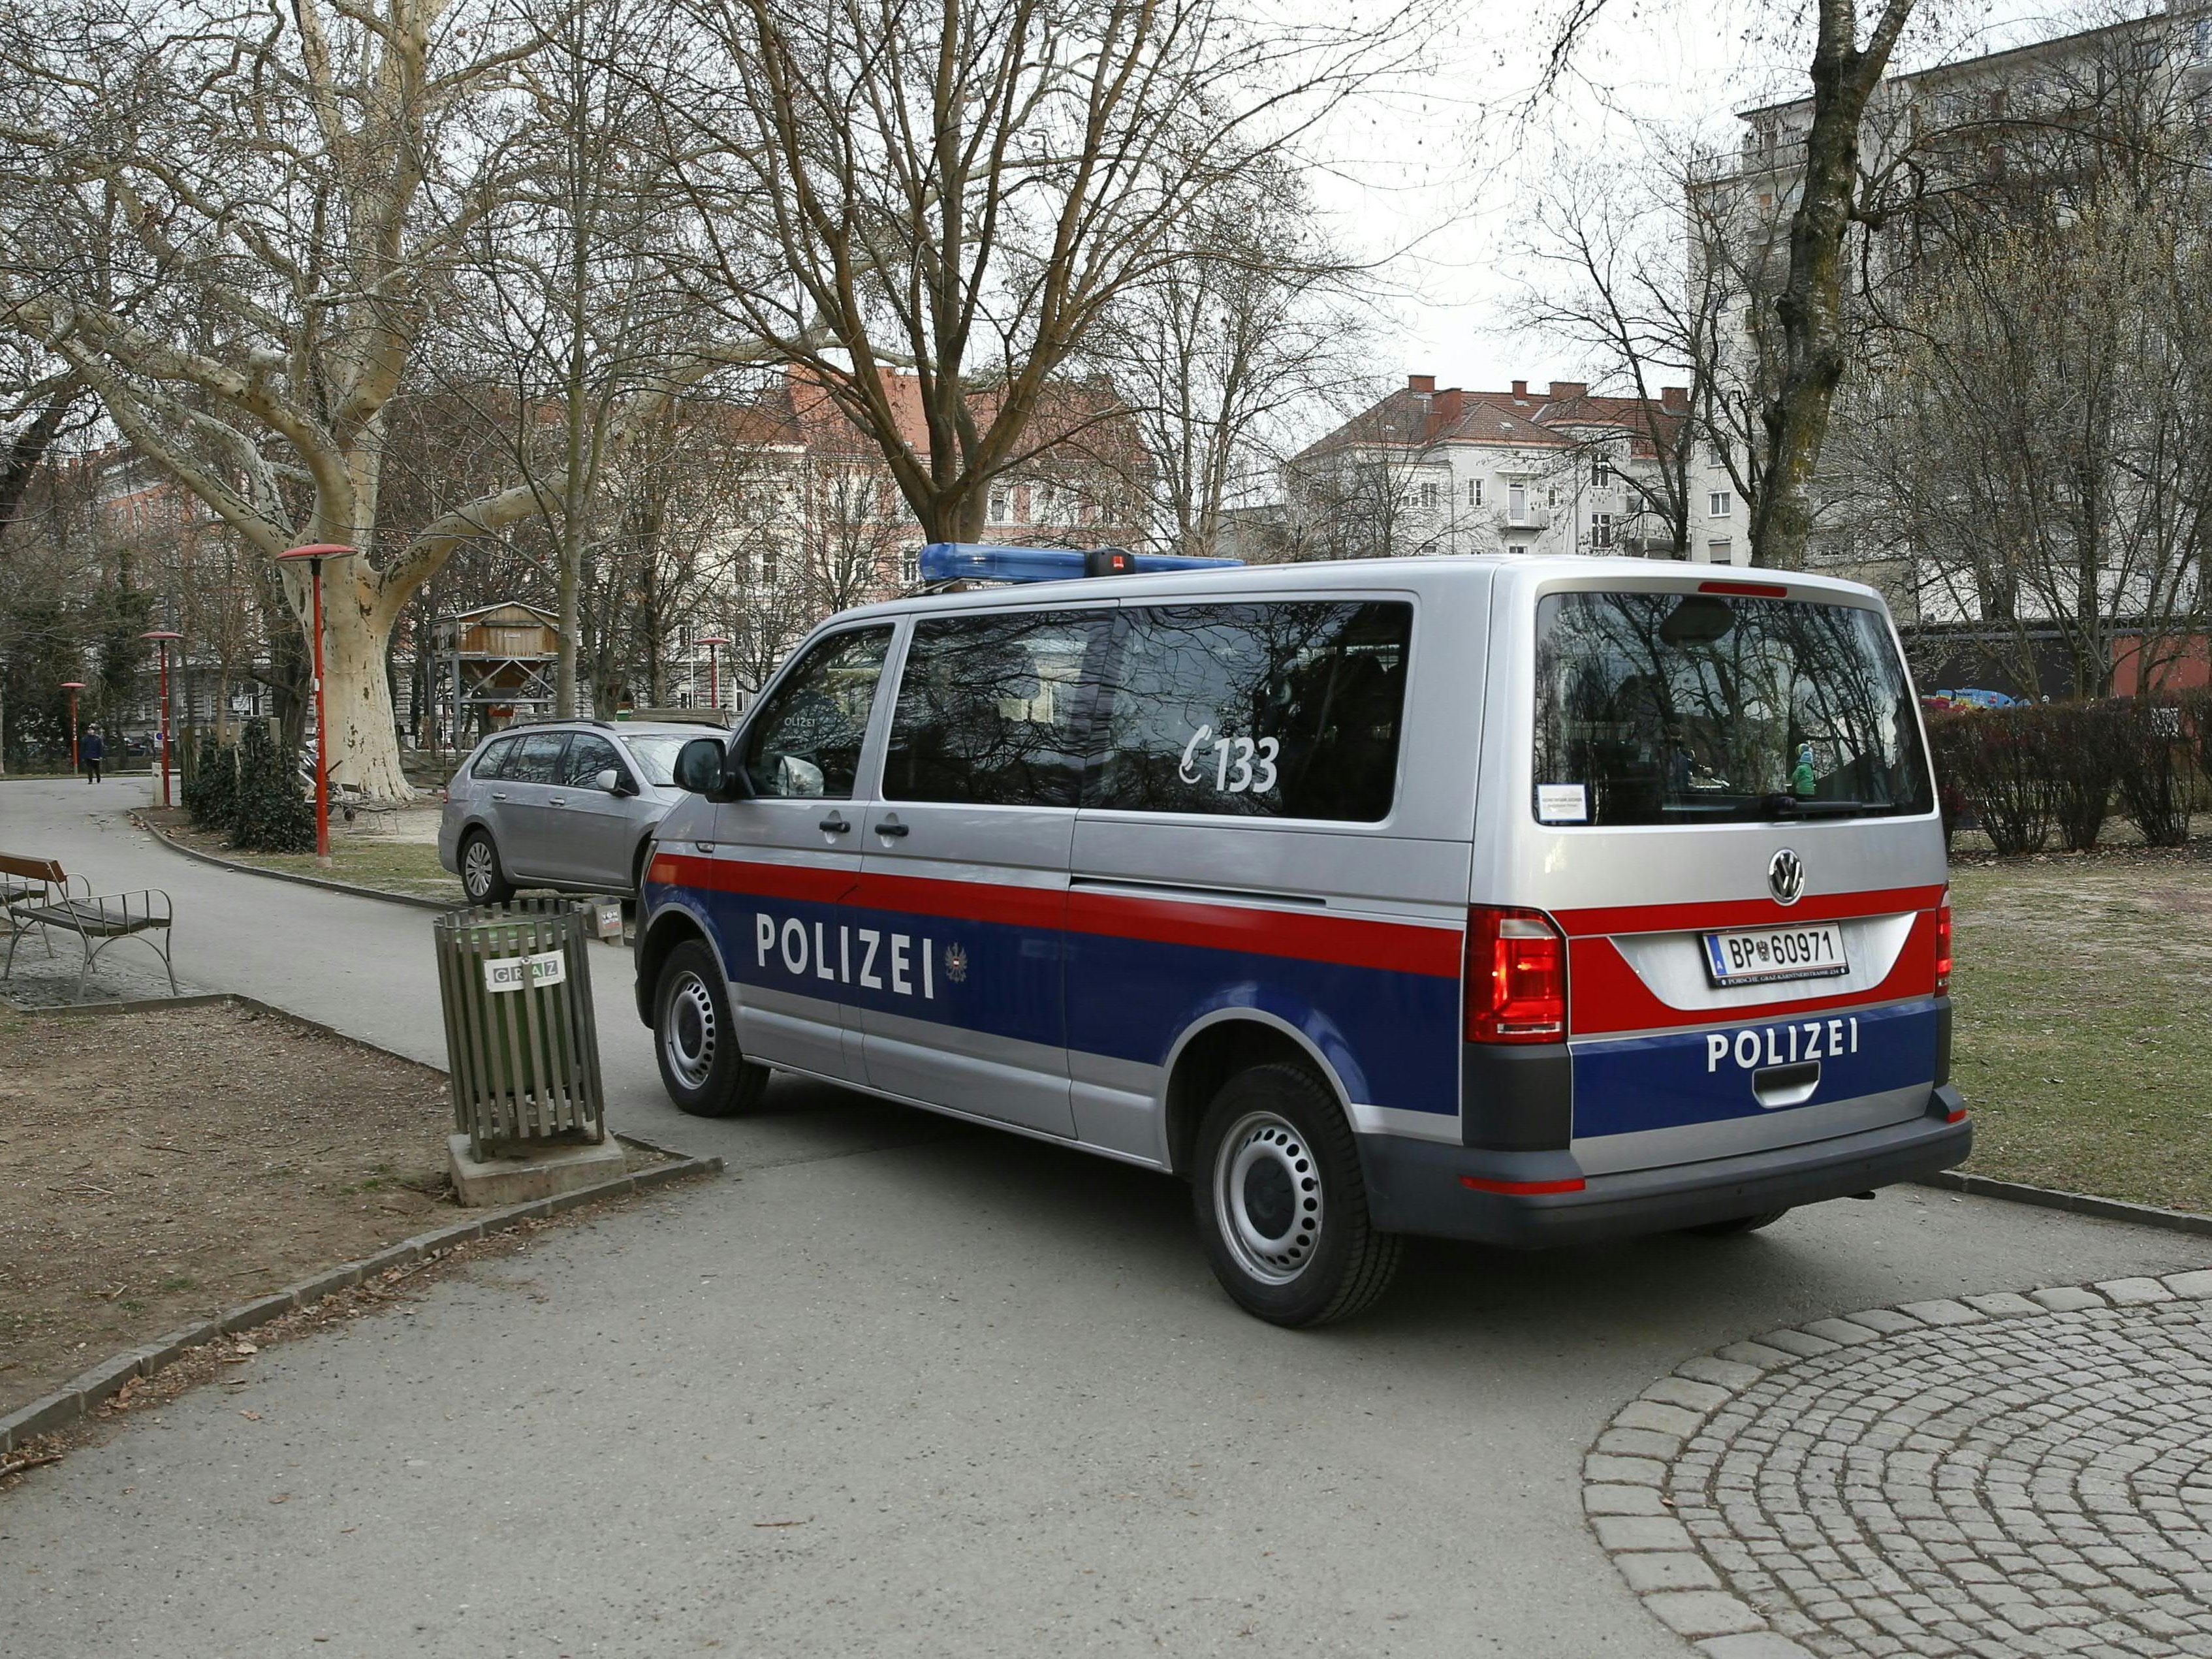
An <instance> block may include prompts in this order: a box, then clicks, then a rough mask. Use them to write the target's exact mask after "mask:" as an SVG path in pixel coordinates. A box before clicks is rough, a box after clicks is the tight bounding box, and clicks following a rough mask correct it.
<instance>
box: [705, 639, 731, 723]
mask: <svg viewBox="0 0 2212 1659" xmlns="http://www.w3.org/2000/svg"><path fill="white" fill-rule="evenodd" d="M729 642H730V636H729V635H726V634H709V635H707V637H706V638H705V639H703V640H702V641H699V643H700V644H702V645H703V646H705V647H707V707H708V708H712V709H715V710H718V711H719V710H720V708H721V706H722V680H721V676H720V673H719V672H718V671H717V670H718V669H719V667H720V659H718V658H717V657H716V656H715V654H714V653H715V649H716V647H720V646H725V645H727V644H728V643H729Z"/></svg>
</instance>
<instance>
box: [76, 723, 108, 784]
mask: <svg viewBox="0 0 2212 1659" xmlns="http://www.w3.org/2000/svg"><path fill="white" fill-rule="evenodd" d="M76 757H77V758H78V759H79V760H80V761H82V762H83V763H84V781H86V782H87V783H98V782H99V781H100V762H102V761H104V760H106V758H107V744H106V739H104V738H101V736H100V728H99V727H98V726H89V727H88V728H86V731H85V734H84V738H83V739H82V741H81V742H80V743H79V744H77V746H76Z"/></svg>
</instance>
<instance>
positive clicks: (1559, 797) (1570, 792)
mask: <svg viewBox="0 0 2212 1659" xmlns="http://www.w3.org/2000/svg"><path fill="white" fill-rule="evenodd" d="M1536 816H1537V817H1539V818H1541V819H1542V820H1543V821H1544V822H1545V823H1589V794H1588V793H1587V792H1586V791H1585V790H1584V789H1583V786H1582V785H1581V784H1579V783H1540V784H1538V785H1537V786H1536Z"/></svg>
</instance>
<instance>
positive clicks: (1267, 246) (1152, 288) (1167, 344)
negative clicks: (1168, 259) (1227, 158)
mask: <svg viewBox="0 0 2212 1659" xmlns="http://www.w3.org/2000/svg"><path fill="white" fill-rule="evenodd" d="M1188 240H1189V242H1190V244H1191V246H1192V247H1193V248H1194V250H1195V252H1194V257H1192V258H1189V259H1188V260H1184V261H1181V262H1177V263H1175V264H1170V265H1167V266H1166V267H1164V269H1162V270H1160V271H1158V273H1156V274H1155V275H1154V276H1152V277H1151V278H1150V279H1148V280H1146V281H1145V282H1143V283H1137V284H1135V285H1133V286H1132V287H1131V288H1129V289H1127V290H1125V291H1124V292H1123V293H1121V295H1117V296H1116V297H1115V301H1114V302H1113V303H1112V304H1111V305H1110V306H1109V307H1108V308H1107V310H1106V313H1105V314H1104V317H1103V322H1102V325H1101V327H1100V329H1099V331H1098V334H1097V337H1096V339H1095V341H1094V343H1093V345H1092V347H1091V350H1090V353H1089V354H1088V355H1089V356H1090V358H1091V361H1092V362H1095V363H1096V364H1097V366H1098V367H1099V368H1100V369H1101V370H1102V371H1103V373H1104V374H1106V375H1107V376H1108V377H1109V378H1110V380H1112V382H1113V385H1114V387H1115V391H1116V392H1117V393H1118V394H1119V396H1120V398H1121V402H1122V403H1123V404H1124V406H1125V407H1126V408H1127V410H1128V413H1129V417H1130V418H1131V419H1132V420H1133V422H1135V423H1136V427H1137V430H1138V432H1139V435H1140V436H1141V440H1142V444H1141V448H1140V449H1139V451H1137V452H1136V453H1133V454H1132V455H1131V456H1129V457H1128V458H1127V460H1126V461H1124V462H1122V463H1121V465H1120V466H1119V467H1118V468H1116V467H1115V461H1114V458H1113V457H1112V456H1111V455H1110V454H1107V453H1103V448H1104V447H1103V446H1101V447H1100V449H1101V452H1102V453H1101V455H1100V459H1103V460H1105V461H1106V462H1107V464H1108V465H1109V469H1113V470H1117V471H1127V472H1132V473H1133V476H1131V477H1127V479H1126V482H1127V484H1128V485H1129V486H1130V487H1131V488H1132V489H1133V490H1135V491H1136V492H1138V493H1139V495H1141V496H1142V497H1143V498H1144V499H1145V500H1146V502H1147V505H1148V507H1149V517H1150V519H1151V520H1152V525H1151V528H1152V533H1153V536H1154V538H1155V539H1157V540H1158V542H1159V543H1160V544H1163V545H1164V547H1165V548H1166V549H1168V550H1170V551H1174V552H1179V553H1191V554H1199V555H1206V554H1211V553H1212V552H1214V551H1215V550H1217V549H1216V544H1217V542H1218V540H1219V538H1220V537H1221V535H1222V532H1223V529H1224V526H1225V515H1226V514H1227V513H1228V512H1229V510H1230V509H1231V507H1235V506H1237V505H1238V504H1239V503H1240V502H1241V501H1245V500H1249V498H1251V497H1252V496H1254V495H1255V494H1258V493H1261V492H1265V491H1267V490H1270V489H1273V486H1274V484H1275V482H1276V478H1277V476H1278V474H1279V470H1280V468H1281V466H1282V464H1283V463H1284V461H1285V460H1286V459H1288V457H1289V454H1290V453H1291V447H1292V444H1291V436H1290V435H1291V433H1293V432H1295V431H1296V430H1297V429H1298V428H1299V427H1300V426H1302V425H1304V424H1306V423H1307V422H1310V418H1311V416H1313V414H1314V413H1315V412H1316V410H1321V411H1334V412H1338V413H1346V412H1349V411H1348V410H1346V409H1345V407H1344V406H1345V405H1346V403H1347V402H1348V400H1349V398H1350V397H1351V396H1352V393H1353V392H1355V391H1356V390H1357V391H1364V389H1365V384H1366V378H1367V368H1368V362H1367V354H1368V350H1369V348H1370V345H1371V343H1372V339H1373V333H1374V329H1373V317H1372V315H1371V307H1370V302H1369V301H1367V300H1366V299H1365V298H1364V296H1363V295H1362V294H1361V293H1360V291H1359V289H1358V287H1357V278H1358V275H1359V270H1358V266H1357V264H1355V262H1354V261H1352V259H1351V258H1349V257H1347V256H1346V254H1344V253H1343V252H1340V251H1339V250H1338V249H1336V248H1334V247H1333V246H1331V245H1330V244H1329V242H1328V240H1327V238H1326V237H1325V235H1324V234H1323V233H1322V229H1321V228H1320V226H1319V224H1318V222H1317V221H1316V216H1315V212H1314V207H1313V203H1312V199H1311V196H1310V191H1308V189H1307V187H1306V186H1305V185H1304V181H1303V180H1302V179H1299V178H1298V177H1297V176H1296V175H1294V174H1291V173H1287V172H1286V171H1285V170H1284V169H1282V168H1279V167H1266V166H1262V167H1255V168H1254V169H1253V170H1252V172H1251V173H1249V175H1247V176H1244V177H1242V178H1240V179H1237V180H1236V181H1234V182H1233V183H1232V184H1231V185H1229V186H1228V187H1226V188H1225V189H1224V190H1223V191H1221V192H1220V193H1219V194H1218V196H1217V197H1215V198H1214V199H1212V201H1210V202H1208V203H1207V204H1205V206H1204V207H1203V208H1202V209H1201V210H1199V211H1198V212H1196V213H1194V215H1193V216H1192V223H1191V225H1190V228H1189V235H1188Z"/></svg>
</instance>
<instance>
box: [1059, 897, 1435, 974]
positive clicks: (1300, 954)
mask: <svg viewBox="0 0 2212 1659" xmlns="http://www.w3.org/2000/svg"><path fill="white" fill-rule="evenodd" d="M1067 925H1068V927H1070V928H1072V929H1073V930H1074V931H1075V932H1077V933H1104V934H1107V935H1109V936H1110V937H1112V938H1115V939H1151V940H1153V941H1155V942H1156V943H1158V944H1161V945H1205V946H1208V947H1210V948H1212V949H1214V950H1217V951H1255V952H1257V953H1258V954H1260V955H1261V956H1270V957H1297V958H1298V959H1299V960H1301V961H1304V962H1333V963H1340V965H1342V966H1344V967H1346V968H1385V969H1390V970H1392V971H1394V972H1396V973H1401V974H1426V975H1433V976H1435V977H1437V978H1439V979H1457V978H1458V977H1459V975H1460V958H1461V957H1462V954H1463V952H1464V951H1465V948H1466V935H1465V933H1462V931H1461V930H1460V929H1459V928H1456V927H1419V926H1414V925H1412V924H1407V923H1402V922H1391V921H1354V920H1352V918H1351V917H1349V916H1321V915H1308V914H1303V913H1300V912H1297V911H1285V910H1261V909H1249V910H1248V909H1245V908H1243V907H1242V906H1241V905H1234V904H1201V903H1195V902H1189V901H1187V900H1182V899H1150V898H1126V897H1123V896H1121V895H1120V894H1115V893H1092V892H1080V891H1079V892H1073V893H1071V894H1069V895H1068V921H1067Z"/></svg>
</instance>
